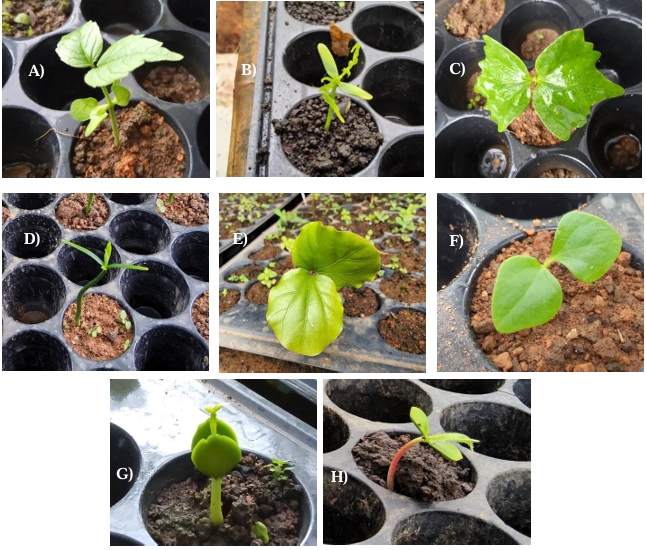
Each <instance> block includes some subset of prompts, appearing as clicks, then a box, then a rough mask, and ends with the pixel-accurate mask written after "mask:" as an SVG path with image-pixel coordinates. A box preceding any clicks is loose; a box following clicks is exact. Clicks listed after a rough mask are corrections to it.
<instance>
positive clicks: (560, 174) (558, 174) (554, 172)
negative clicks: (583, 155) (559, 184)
mask: <svg viewBox="0 0 646 550" xmlns="http://www.w3.org/2000/svg"><path fill="white" fill-rule="evenodd" d="M538 177H539V178H580V177H581V176H579V174H577V173H576V172H572V171H571V170H566V169H565V168H552V169H551V170H547V171H546V172H543V173H542V174H541V175H540V176H538Z"/></svg>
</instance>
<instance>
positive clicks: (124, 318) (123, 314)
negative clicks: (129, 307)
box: [119, 309, 132, 330]
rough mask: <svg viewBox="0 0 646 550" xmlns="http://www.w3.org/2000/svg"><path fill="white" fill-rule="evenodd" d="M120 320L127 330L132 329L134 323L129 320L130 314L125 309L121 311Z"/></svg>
mask: <svg viewBox="0 0 646 550" xmlns="http://www.w3.org/2000/svg"><path fill="white" fill-rule="evenodd" d="M119 322H120V323H121V324H122V325H123V326H124V327H126V330H130V327H132V323H131V322H130V321H128V314H127V313H126V312H125V310H123V309H122V310H121V311H120V312H119Z"/></svg>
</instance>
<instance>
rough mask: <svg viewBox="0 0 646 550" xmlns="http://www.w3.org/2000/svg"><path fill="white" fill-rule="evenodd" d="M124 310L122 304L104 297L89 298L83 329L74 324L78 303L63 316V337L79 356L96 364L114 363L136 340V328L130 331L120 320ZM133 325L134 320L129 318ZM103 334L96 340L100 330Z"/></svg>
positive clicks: (84, 312) (99, 295)
mask: <svg viewBox="0 0 646 550" xmlns="http://www.w3.org/2000/svg"><path fill="white" fill-rule="evenodd" d="M121 311H122V309H121V306H120V305H119V302H117V301H116V300H113V299H112V298H109V297H108V296H105V295H104V294H85V296H83V310H82V312H81V326H79V327H77V326H76V324H75V323H74V316H75V315H76V300H74V301H73V302H72V303H71V304H70V306H69V307H68V308H67V310H66V311H65V314H64V316H63V336H64V337H65V340H67V343H68V344H69V345H70V347H71V348H72V349H73V350H74V351H75V352H76V353H78V354H79V355H82V356H83V357H86V358H87V359H92V360H94V361H105V360H107V359H114V358H115V357H119V356H120V355H122V354H124V353H125V352H126V350H127V349H128V348H129V347H130V344H131V343H132V340H133V339H134V327H132V326H131V327H130V330H127V329H126V327H125V326H124V325H123V324H122V323H121V319H120V317H119V315H120V313H121ZM126 320H127V321H131V322H132V319H130V317H126ZM99 327H100V329H101V332H100V333H98V332H97V333H96V336H92V334H91V333H92V331H93V330H96V329H97V328H99Z"/></svg>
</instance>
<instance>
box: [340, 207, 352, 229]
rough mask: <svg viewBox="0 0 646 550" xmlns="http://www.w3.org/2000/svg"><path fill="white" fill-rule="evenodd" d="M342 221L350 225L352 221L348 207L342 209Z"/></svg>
mask: <svg viewBox="0 0 646 550" xmlns="http://www.w3.org/2000/svg"><path fill="white" fill-rule="evenodd" d="M341 221H342V222H344V223H346V224H348V225H350V224H351V223H352V214H350V211H349V210H348V209H347V208H343V209H342V210H341Z"/></svg>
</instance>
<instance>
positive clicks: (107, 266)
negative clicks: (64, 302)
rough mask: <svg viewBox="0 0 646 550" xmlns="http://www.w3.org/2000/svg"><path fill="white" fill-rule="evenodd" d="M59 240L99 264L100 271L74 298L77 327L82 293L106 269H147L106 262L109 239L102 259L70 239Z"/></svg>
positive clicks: (79, 323) (79, 322)
mask: <svg viewBox="0 0 646 550" xmlns="http://www.w3.org/2000/svg"><path fill="white" fill-rule="evenodd" d="M61 240H62V241H63V242H64V243H65V244H66V245H68V246H71V247H72V248H76V250H79V251H80V252H83V254H87V255H88V256H89V257H90V258H92V259H93V260H94V261H95V262H96V263H98V264H99V265H100V266H101V271H100V272H99V274H98V275H97V276H96V277H95V278H94V279H92V280H91V281H90V282H89V283H87V284H86V285H85V286H84V287H83V288H81V290H79V293H78V298H77V299H76V317H75V318H74V322H75V323H76V326H77V327H80V326H81V310H82V307H83V295H84V294H85V293H86V292H87V291H88V290H89V289H90V288H92V287H93V286H94V285H96V284H97V283H98V282H99V281H100V280H101V279H103V277H104V276H105V274H106V273H107V272H108V269H118V268H120V267H122V268H124V269H136V270H138V271H148V268H147V267H143V266H139V265H131V264H111V263H108V262H109V261H110V255H111V254H112V243H111V242H110V241H108V244H106V245H105V251H104V253H103V260H101V258H99V257H98V256H97V255H96V254H95V253H94V252H92V251H91V250H88V249H87V248H85V247H83V246H80V245H78V244H75V243H72V242H70V241H66V240H65V239H61Z"/></svg>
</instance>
